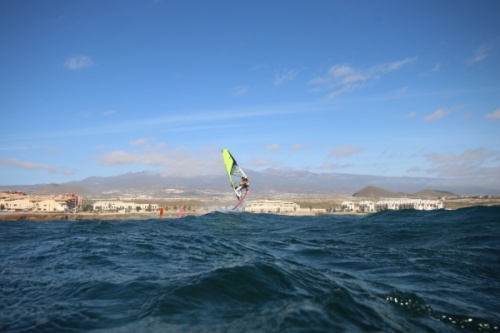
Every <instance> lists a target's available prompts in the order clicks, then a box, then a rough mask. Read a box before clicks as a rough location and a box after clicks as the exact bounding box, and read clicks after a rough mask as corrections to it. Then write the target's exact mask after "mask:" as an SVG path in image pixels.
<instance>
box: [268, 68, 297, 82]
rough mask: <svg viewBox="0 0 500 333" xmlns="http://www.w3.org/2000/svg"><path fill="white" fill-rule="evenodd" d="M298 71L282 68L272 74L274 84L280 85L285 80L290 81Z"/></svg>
mask: <svg viewBox="0 0 500 333" xmlns="http://www.w3.org/2000/svg"><path fill="white" fill-rule="evenodd" d="M298 73H299V71H298V70H297V69H287V70H284V71H283V72H281V73H278V74H276V75H275V76H274V84H275V85H277V86H281V85H282V84H283V83H285V82H286V81H292V80H293V79H294V78H295V76H297V74H298Z"/></svg>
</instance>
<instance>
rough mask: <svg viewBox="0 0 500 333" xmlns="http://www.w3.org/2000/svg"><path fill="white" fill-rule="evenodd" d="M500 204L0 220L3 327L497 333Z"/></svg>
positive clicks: (499, 323) (27, 329)
mask: <svg viewBox="0 0 500 333" xmlns="http://www.w3.org/2000/svg"><path fill="white" fill-rule="evenodd" d="M499 312H500V207H475V208H467V209H460V210H456V211H444V210H441V211H431V212H422V211H386V212H381V213H377V214H373V215H368V216H340V215H337V216H316V217H310V216H309V217H290V216H276V215H265V214H249V213H220V212H216V213H210V214H207V215H204V216H198V217H187V218H184V219H171V220H144V221H137V220H133V221H132V220H130V221H111V222H109V221H106V222H104V221H102V222H99V221H80V222H68V221H54V222H43V223H35V222H23V221H16V222H3V223H0V331H1V332H500V314H499Z"/></svg>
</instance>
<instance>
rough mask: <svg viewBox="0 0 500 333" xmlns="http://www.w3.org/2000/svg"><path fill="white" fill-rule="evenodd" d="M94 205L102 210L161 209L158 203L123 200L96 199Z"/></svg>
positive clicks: (132, 210) (96, 208)
mask: <svg viewBox="0 0 500 333" xmlns="http://www.w3.org/2000/svg"><path fill="white" fill-rule="evenodd" d="M92 206H93V209H94V210H95V211H99V210H100V211H108V212H116V211H118V212H120V211H123V212H125V211H126V212H136V211H157V210H158V209H159V207H158V205H157V204H138V203H135V202H131V201H121V200H103V201H96V202H94V204H93V205H92Z"/></svg>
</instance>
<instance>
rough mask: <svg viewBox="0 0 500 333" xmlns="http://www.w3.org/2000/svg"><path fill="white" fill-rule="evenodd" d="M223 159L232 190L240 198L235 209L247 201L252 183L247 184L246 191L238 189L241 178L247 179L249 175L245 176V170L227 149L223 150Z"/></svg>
mask: <svg viewBox="0 0 500 333" xmlns="http://www.w3.org/2000/svg"><path fill="white" fill-rule="evenodd" d="M222 159H223V160H224V165H225V166H226V172H227V176H228V177H229V182H230V185H231V189H232V190H233V191H234V193H235V194H236V197H237V198H238V203H237V204H236V206H235V207H234V208H233V209H235V208H236V207H238V206H239V205H240V204H241V202H242V201H243V199H245V197H246V195H247V194H248V192H249V191H250V189H249V186H250V183H248V182H247V185H246V186H245V188H244V189H238V184H239V182H240V178H242V177H245V178H247V175H246V174H245V172H244V171H243V169H242V168H241V167H240V166H239V165H238V163H237V162H236V159H235V158H234V157H233V155H231V153H230V152H229V150H228V149H227V148H225V149H223V150H222ZM243 190H244V191H243Z"/></svg>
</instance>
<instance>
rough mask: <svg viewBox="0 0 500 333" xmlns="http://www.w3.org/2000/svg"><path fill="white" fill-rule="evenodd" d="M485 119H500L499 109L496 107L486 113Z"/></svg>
mask: <svg viewBox="0 0 500 333" xmlns="http://www.w3.org/2000/svg"><path fill="white" fill-rule="evenodd" d="M485 118H486V119H500V109H496V110H495V111H493V112H492V113H488V114H487V115H486V116H485Z"/></svg>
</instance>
